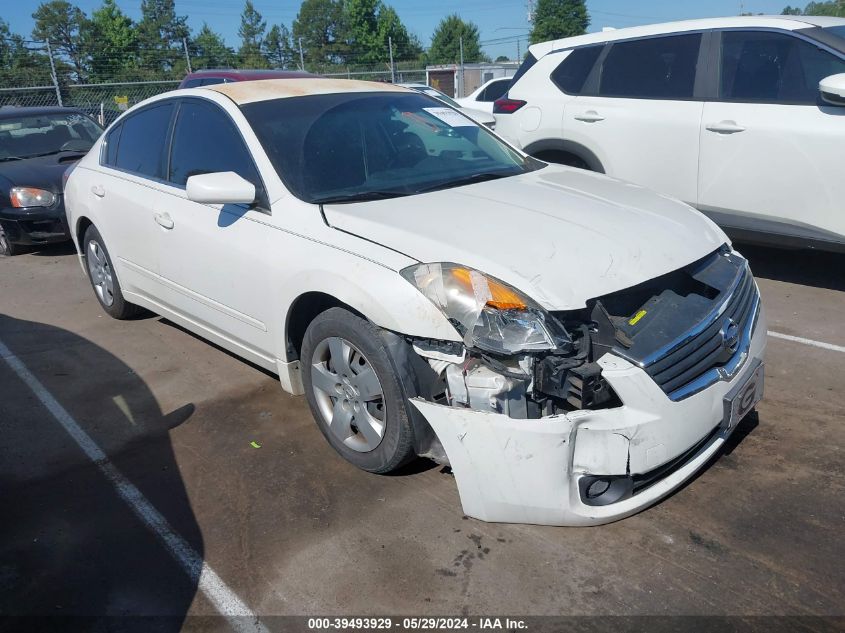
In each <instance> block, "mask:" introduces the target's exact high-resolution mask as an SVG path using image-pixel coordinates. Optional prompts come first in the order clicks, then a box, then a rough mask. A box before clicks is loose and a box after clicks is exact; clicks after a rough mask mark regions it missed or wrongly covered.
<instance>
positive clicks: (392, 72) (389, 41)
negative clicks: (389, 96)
mask: <svg viewBox="0 0 845 633" xmlns="http://www.w3.org/2000/svg"><path fill="white" fill-rule="evenodd" d="M387 46H388V48H389V50H390V81H391V83H394V84H395V83H396V68H394V66H393V38H392V37H389V36H388V38H387Z"/></svg>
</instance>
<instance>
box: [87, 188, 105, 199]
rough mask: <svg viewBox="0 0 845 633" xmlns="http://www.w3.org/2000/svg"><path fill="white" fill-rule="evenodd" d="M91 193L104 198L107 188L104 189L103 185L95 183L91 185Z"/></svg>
mask: <svg viewBox="0 0 845 633" xmlns="http://www.w3.org/2000/svg"><path fill="white" fill-rule="evenodd" d="M91 193H93V194H94V195H95V196H97V197H98V198H102V197H103V196H104V195H106V190H105V189H103V187H102V185H94V186H93V187H91Z"/></svg>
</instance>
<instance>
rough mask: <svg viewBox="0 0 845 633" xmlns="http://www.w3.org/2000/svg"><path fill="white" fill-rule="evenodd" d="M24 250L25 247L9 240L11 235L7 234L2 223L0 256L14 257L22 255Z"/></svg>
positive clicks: (0, 225) (0, 226)
mask: <svg viewBox="0 0 845 633" xmlns="http://www.w3.org/2000/svg"><path fill="white" fill-rule="evenodd" d="M22 252H23V249H22V248H21V247H20V246H18V245H17V244H12V243H11V242H10V241H9V236H8V235H6V231H4V230H3V225H2V224H0V257H12V256H14V255H20V254H21V253H22Z"/></svg>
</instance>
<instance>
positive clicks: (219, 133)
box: [157, 99, 274, 362]
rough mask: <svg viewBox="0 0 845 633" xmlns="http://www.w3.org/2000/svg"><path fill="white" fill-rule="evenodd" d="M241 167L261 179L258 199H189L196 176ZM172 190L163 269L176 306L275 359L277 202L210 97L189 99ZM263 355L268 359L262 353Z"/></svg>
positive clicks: (182, 112)
mask: <svg viewBox="0 0 845 633" xmlns="http://www.w3.org/2000/svg"><path fill="white" fill-rule="evenodd" d="M222 171H233V172H235V173H237V174H238V175H240V176H241V177H243V178H245V179H246V180H249V181H250V182H252V183H253V184H254V185H255V188H256V192H257V198H256V200H257V202H256V203H255V204H253V205H237V204H226V205H219V204H217V205H212V204H202V203H198V202H192V201H191V200H188V197H187V194H186V191H185V185H186V182H187V180H188V178H189V177H190V176H193V175H198V174H206V173H213V172H222ZM168 181H169V183H168V185H169V186H168V187H167V188H166V196H165V197H164V198H162V200H161V202H160V205H159V207H158V208H157V212H158V213H159V214H160V216H161V217H162V218H163V219H164V220H165V224H166V225H167V228H166V229H165V231H164V235H163V239H162V258H161V276H162V278H163V280H164V283H166V284H167V286H168V288H169V292H168V303H169V306H170V308H171V309H172V310H174V311H176V312H178V313H179V314H181V315H182V316H184V317H186V318H188V319H190V320H191V321H193V322H194V323H197V324H199V325H200V326H201V327H203V328H205V329H208V330H210V331H212V332H213V333H215V334H218V335H221V336H223V337H225V338H226V339H228V340H230V341H233V342H235V343H236V344H237V345H239V346H240V347H241V348H242V349H243V351H244V352H245V354H247V355H249V354H257V355H259V356H261V357H263V358H264V359H265V360H266V359H272V357H273V353H272V349H273V346H272V342H271V339H270V334H269V331H268V330H269V329H270V326H269V323H270V319H271V316H270V315H271V312H272V310H271V303H272V301H270V291H271V289H270V288H268V287H267V285H268V284H267V280H268V279H269V278H270V275H269V274H268V271H267V261H268V260H270V259H274V254H273V253H272V252H270V248H271V246H270V242H271V237H272V233H273V232H274V229H272V228H270V227H269V226H267V221H268V215H269V213H270V211H269V203H268V202H267V198H266V194H265V193H264V187H263V184H262V180H261V178H260V176H259V174H258V169H257V168H256V167H255V164H254V162H253V160H252V157H251V155H250V153H249V150H248V148H247V146H246V143H245V142H244V140H243V138H242V136H241V134H240V132H239V131H238V129H237V127H236V126H235V124H234V122H233V121H232V119H231V118H230V117H229V115H228V114H227V113H226V112H225V111H224V110H223V109H222V108H221V107H220V106H218V105H217V104H215V103H213V102H211V101H208V100H205V99H184V100H182V102H181V104H180V106H179V111H178V112H177V114H176V120H175V124H174V128H173V140H172V145H171V151H170V168H169V176H168ZM256 362H261V361H260V360H256Z"/></svg>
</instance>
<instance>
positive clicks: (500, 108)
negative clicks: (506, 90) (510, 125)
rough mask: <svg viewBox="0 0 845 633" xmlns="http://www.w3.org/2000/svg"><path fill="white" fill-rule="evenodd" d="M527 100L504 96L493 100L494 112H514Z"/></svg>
mask: <svg viewBox="0 0 845 633" xmlns="http://www.w3.org/2000/svg"><path fill="white" fill-rule="evenodd" d="M526 103H527V102H526V101H522V100H520V99H508V98H507V97H502V98H501V99H496V100H495V101H494V102H493V114H513V113H514V112H516V111H517V110H519V109H520V108H521V107H522V106H524V105H525V104H526Z"/></svg>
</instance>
